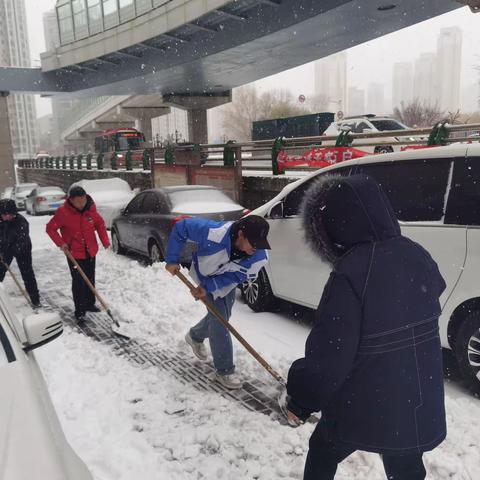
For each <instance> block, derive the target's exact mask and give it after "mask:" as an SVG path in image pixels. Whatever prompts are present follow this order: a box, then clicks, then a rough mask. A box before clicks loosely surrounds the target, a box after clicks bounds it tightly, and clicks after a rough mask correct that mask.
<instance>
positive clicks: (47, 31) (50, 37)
mask: <svg viewBox="0 0 480 480" xmlns="http://www.w3.org/2000/svg"><path fill="white" fill-rule="evenodd" d="M43 35H44V37H45V50H46V51H47V52H49V51H50V50H54V49H55V48H57V47H59V46H60V34H59V32H58V23H57V14H56V13H55V10H50V11H48V12H45V13H44V14H43Z"/></svg>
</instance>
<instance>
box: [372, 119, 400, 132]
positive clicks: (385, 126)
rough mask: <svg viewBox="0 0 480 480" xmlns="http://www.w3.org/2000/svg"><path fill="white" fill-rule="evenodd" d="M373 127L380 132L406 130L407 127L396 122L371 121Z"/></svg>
mask: <svg viewBox="0 0 480 480" xmlns="http://www.w3.org/2000/svg"><path fill="white" fill-rule="evenodd" d="M371 122H372V125H373V126H374V127H375V128H376V129H377V130H380V132H384V131H388V130H405V126H404V125H402V124H401V123H399V122H397V121H396V120H371Z"/></svg>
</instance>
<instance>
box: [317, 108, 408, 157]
mask: <svg viewBox="0 0 480 480" xmlns="http://www.w3.org/2000/svg"><path fill="white" fill-rule="evenodd" d="M408 128H409V127H407V126H406V125H404V124H403V123H401V122H399V121H398V120H395V119H393V118H389V117H377V116H375V115H363V116H360V117H348V118H345V119H343V120H341V121H337V122H333V123H331V124H330V126H329V127H328V128H327V129H326V130H325V133H324V135H338V134H339V133H340V132H341V131H342V130H343V131H345V130H348V131H350V132H351V133H375V132H386V131H389V130H391V131H394V130H406V129H408ZM401 140H415V138H414V137H383V138H378V139H363V140H354V141H353V143H352V145H353V146H355V147H357V148H360V149H362V150H364V151H365V152H369V153H390V152H393V151H399V150H400V146H399V145H395V144H396V143H398V142H399V141H401ZM374 141H375V142H377V143H378V145H376V146H364V145H365V144H368V143H370V144H371V143H372V142H374ZM334 143H335V142H331V141H327V142H323V144H324V145H334ZM362 145H363V146H362Z"/></svg>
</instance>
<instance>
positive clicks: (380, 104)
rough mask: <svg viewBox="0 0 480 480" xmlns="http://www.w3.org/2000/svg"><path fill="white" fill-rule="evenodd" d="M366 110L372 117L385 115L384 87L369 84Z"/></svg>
mask: <svg viewBox="0 0 480 480" xmlns="http://www.w3.org/2000/svg"><path fill="white" fill-rule="evenodd" d="M367 110H368V113H372V114H374V115H385V114H386V113H387V112H386V111H385V86H384V85H383V84H381V83H370V84H369V85H368V92H367Z"/></svg>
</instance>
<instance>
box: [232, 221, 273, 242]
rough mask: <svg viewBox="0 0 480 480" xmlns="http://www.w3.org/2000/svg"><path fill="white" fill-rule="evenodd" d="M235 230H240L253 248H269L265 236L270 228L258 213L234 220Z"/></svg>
mask: <svg viewBox="0 0 480 480" xmlns="http://www.w3.org/2000/svg"><path fill="white" fill-rule="evenodd" d="M235 223H236V224H237V225H236V227H237V231H238V230H241V231H242V232H243V234H244V235H245V237H246V239H247V240H248V241H249V242H250V244H251V245H252V247H253V248H255V249H257V250H271V248H272V247H270V244H269V243H268V240H267V236H268V231H269V230H270V225H269V224H268V222H267V221H266V220H265V219H264V218H263V217H260V216H258V215H248V216H247V217H243V218H241V219H240V220H237V222H235Z"/></svg>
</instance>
